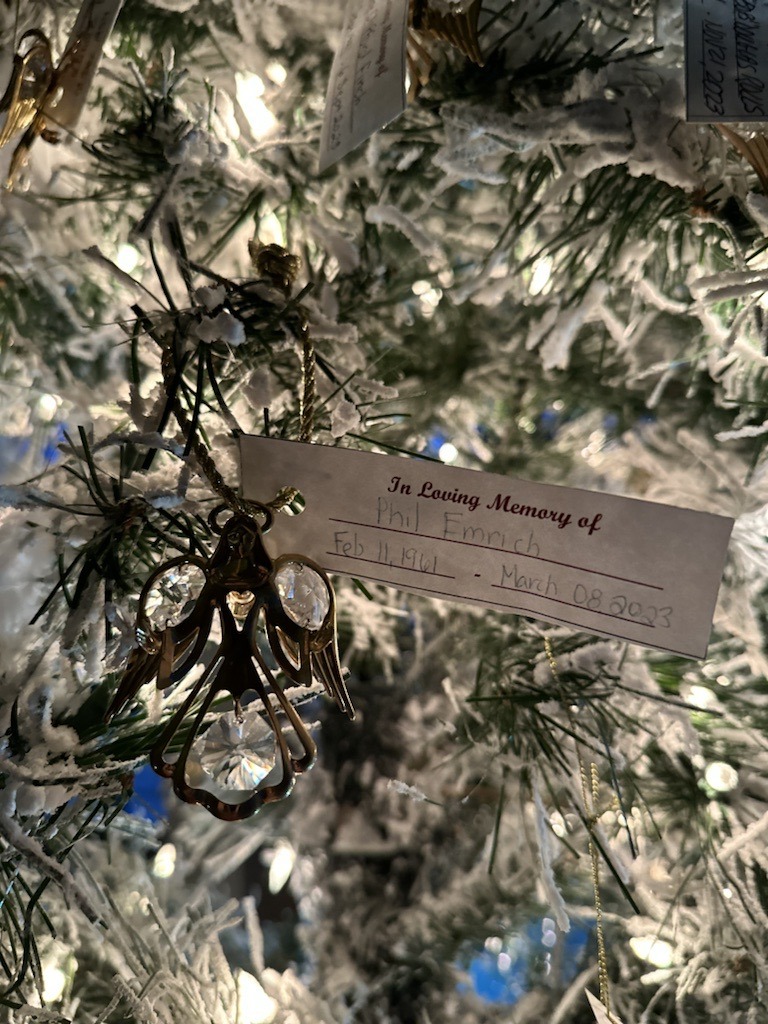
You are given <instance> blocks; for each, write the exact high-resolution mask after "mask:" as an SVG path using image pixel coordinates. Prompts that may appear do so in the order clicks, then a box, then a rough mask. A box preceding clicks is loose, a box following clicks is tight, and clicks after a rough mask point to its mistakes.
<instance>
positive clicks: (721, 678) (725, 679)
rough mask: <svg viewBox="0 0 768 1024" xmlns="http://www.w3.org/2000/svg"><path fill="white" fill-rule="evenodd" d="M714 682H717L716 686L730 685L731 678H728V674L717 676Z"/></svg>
mask: <svg viewBox="0 0 768 1024" xmlns="http://www.w3.org/2000/svg"><path fill="white" fill-rule="evenodd" d="M715 682H716V683H717V685H718V686H730V685H731V680H730V679H729V678H728V676H718V677H717V679H716V680H715Z"/></svg>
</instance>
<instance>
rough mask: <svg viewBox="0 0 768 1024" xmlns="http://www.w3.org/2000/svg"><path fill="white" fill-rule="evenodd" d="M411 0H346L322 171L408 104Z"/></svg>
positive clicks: (330, 92) (322, 136)
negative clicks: (406, 68)
mask: <svg viewBox="0 0 768 1024" xmlns="http://www.w3.org/2000/svg"><path fill="white" fill-rule="evenodd" d="M408 7H409V0H348V4H347V13H346V17H345V19H344V28H343V29H342V33H341V40H340V41H339V48H338V50H337V51H336V56H335V57H334V59H333V66H332V67H331V77H330V80H329V82H328V94H327V96H326V100H325V117H324V120H323V129H322V132H321V134H320V171H324V170H325V169H326V168H327V167H330V165H331V164H332V163H334V162H335V161H336V160H340V159H341V157H343V156H345V155H346V154H347V153H349V152H350V151H351V150H353V149H354V148H355V147H356V146H359V145H360V143H361V142H365V140H366V139H368V138H370V137H371V135H373V133H374V132H376V131H378V130H379V128H383V127H384V125H385V124H389V122H390V121H392V120H394V118H396V117H398V116H399V115H400V114H402V112H403V111H404V110H405V39H406V31H407V24H408Z"/></svg>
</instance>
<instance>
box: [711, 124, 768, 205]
mask: <svg viewBox="0 0 768 1024" xmlns="http://www.w3.org/2000/svg"><path fill="white" fill-rule="evenodd" d="M715 127H716V128H717V130H718V131H719V132H720V134H721V135H722V136H723V138H725V139H727V140H728V142H730V144H731V145H732V146H733V148H734V149H735V150H736V152H737V153H738V154H739V156H742V157H744V159H745V160H746V161H747V163H749V164H750V165H751V167H752V169H753V170H754V172H755V174H756V175H757V176H758V178H759V179H760V186H761V188H762V190H763V192H764V193H765V194H766V195H768V139H767V138H766V137H765V135H762V134H760V133H758V134H756V135H753V136H752V138H751V139H747V138H745V137H744V136H743V135H740V134H739V133H738V132H735V131H734V130H733V128H729V127H728V125H726V124H718V125H716V126H715Z"/></svg>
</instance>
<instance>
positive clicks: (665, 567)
mask: <svg viewBox="0 0 768 1024" xmlns="http://www.w3.org/2000/svg"><path fill="white" fill-rule="evenodd" d="M240 455H241V465H242V485H243V493H244V495H245V496H246V497H248V498H254V499H256V500H265V496H271V495H272V494H274V493H275V492H277V491H278V490H280V489H281V488H282V487H285V486H289V485H290V486H293V487H297V488H298V489H299V490H300V491H301V493H302V495H303V497H304V499H305V501H306V505H307V511H306V512H305V513H304V514H302V515H299V516H295V517H290V516H278V517H276V520H277V521H276V522H275V525H274V527H273V531H274V533H275V535H276V537H277V538H278V539H279V541H280V543H281V544H283V550H286V549H287V550H295V551H303V552H304V553H305V554H307V555H309V556H310V557H311V558H314V559H315V560H316V561H318V562H320V563H321V564H322V565H323V566H324V567H325V568H326V569H327V570H328V571H329V572H337V573H344V574H345V575H348V576H359V577H362V578H365V579H369V580H374V581H376V582H380V583H387V584H389V585H390V586H393V587H398V588H400V589H402V590H410V591H413V592H415V593H418V594H427V595H433V596H435V597H442V598H448V599H449V600H454V601H462V602H467V603H472V604H480V605H484V606H486V607H489V608H494V609H498V610H501V611H510V612H518V613H520V614H522V615H530V616H533V617H535V618H540V619H545V620H546V621H548V622H556V623H564V624H566V625H569V626H573V627H575V628H577V629H583V630H587V631H588V632H591V633H597V634H599V635H601V636H609V637H619V638H621V639H624V640H631V641H633V642H634V643H638V644H643V645H644V646H646V647H653V648H656V649H658V650H663V651H670V652H672V653H674V654H680V655H683V656H684V657H689V658H700V657H704V655H705V654H706V649H707V642H708V639H709V632H710V627H711V623H712V614H713V611H714V606H715V600H716V597H717V591H718V587H719V583H720V577H721V574H722V569H723V563H724V560H725V552H726V547H727V544H728V538H729V536H730V532H731V528H732V526H733V520H732V519H726V518H724V517H722V516H715V515H710V514H708V513H704V512H692V511H690V510H689V509H682V508H676V507H674V506H671V505H659V504H656V503H653V502H648V501H639V500H636V499H633V498H621V497H617V496H616V495H612V494H598V493H595V492H591V491H583V490H577V489H574V488H570V487H557V486H553V485H550V484H536V483H530V482H528V481H525V480H516V479H512V478H510V477H505V476H498V475H496V474H491V473H482V472H478V471H476V470H471V469H456V468H453V467H448V466H444V465H442V464H439V463H434V462H426V461H423V460H421V459H404V458H399V457H395V456H391V455H376V454H373V453H370V452H359V451H352V450H350V449H346V448H326V447H323V446H322V445H305V444H299V443H297V442H293V441H278V440H272V439H269V438H261V437H243V438H241V440H240ZM286 545H287V548H286Z"/></svg>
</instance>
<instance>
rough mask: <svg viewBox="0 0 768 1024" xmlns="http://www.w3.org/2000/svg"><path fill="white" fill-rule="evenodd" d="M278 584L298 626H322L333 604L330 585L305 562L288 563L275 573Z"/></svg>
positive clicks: (289, 611)
mask: <svg viewBox="0 0 768 1024" xmlns="http://www.w3.org/2000/svg"><path fill="white" fill-rule="evenodd" d="M275 586H276V587H277V592H278V594H279V595H280V600H281V601H282V603H283V608H284V610H285V613H286V615H288V616H289V617H290V618H291V619H293V621H294V622H295V623H297V624H298V625H299V626H304V627H305V629H319V628H320V626H322V624H323V622H324V621H325V617H326V615H327V614H328V611H329V609H330V607H331V595H330V594H329V593H328V584H327V583H326V582H325V580H324V579H323V577H322V576H321V575H320V573H319V572H315V570H314V569H311V568H310V567H309V566H308V565H304V563H303V562H286V563H285V565H283V566H281V567H280V568H279V569H278V570H277V572H276V573H275Z"/></svg>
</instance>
